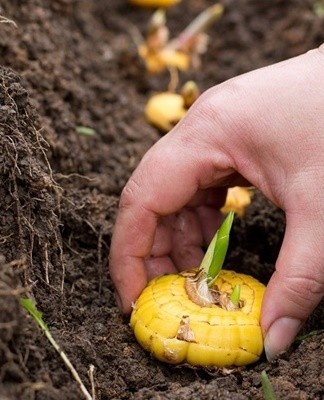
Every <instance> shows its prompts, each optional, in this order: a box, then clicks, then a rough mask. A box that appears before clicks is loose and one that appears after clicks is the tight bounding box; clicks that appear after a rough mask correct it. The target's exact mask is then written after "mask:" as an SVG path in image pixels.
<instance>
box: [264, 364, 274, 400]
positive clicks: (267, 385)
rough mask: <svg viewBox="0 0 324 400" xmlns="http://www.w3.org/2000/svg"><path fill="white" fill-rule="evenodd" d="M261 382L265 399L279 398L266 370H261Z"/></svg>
mask: <svg viewBox="0 0 324 400" xmlns="http://www.w3.org/2000/svg"><path fill="white" fill-rule="evenodd" d="M261 384H262V389H263V396H264V398H265V400H277V397H276V395H275V392H274V391H273V388H272V385H271V382H270V379H269V378H268V374H267V373H266V371H265V370H263V371H262V372H261Z"/></svg>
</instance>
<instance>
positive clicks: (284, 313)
mask: <svg viewBox="0 0 324 400" xmlns="http://www.w3.org/2000/svg"><path fill="white" fill-rule="evenodd" d="M301 221H302V222H301ZM322 226H323V224H322V223H321V222H320V220H319V217H317V218H316V216H314V218H313V219H308V218H307V217H305V216H301V215H296V214H295V215H294V216H289V215H287V226H286V232H285V237H284V241H283V244H282V248H281V251H280V254H279V257H278V260H277V263H276V271H275V273H274V274H273V276H272V278H271V280H270V282H269V284H268V286H267V289H266V292H265V295H264V300H263V305H262V317H261V326H262V329H263V333H264V348H265V352H266V356H267V358H268V360H269V361H271V360H272V359H273V358H274V357H275V356H276V355H278V354H279V353H280V352H282V351H284V350H286V349H287V348H288V347H289V345H290V344H291V343H292V341H293V340H294V338H295V336H296V334H297V333H298V331H299V329H300V328H301V326H302V324H303V322H304V321H305V320H306V319H307V318H308V316H309V315H310V314H311V312H312V311H313V310H314V308H315V307H316V306H317V305H318V303H319V302H320V300H321V298H322V297H323V294H324V246H323V239H324V232H323V228H322Z"/></svg>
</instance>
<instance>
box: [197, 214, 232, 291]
mask: <svg viewBox="0 0 324 400" xmlns="http://www.w3.org/2000/svg"><path fill="white" fill-rule="evenodd" d="M233 220H234V212H233V211H230V212H229V213H228V214H227V216H226V218H225V219H224V221H223V223H222V225H221V226H220V228H219V229H218V231H217V232H216V234H215V236H214V238H213V239H212V241H211V242H210V245H209V246H208V249H207V251H206V254H205V256H204V258H203V260H202V262H201V264H200V269H201V270H204V271H205V273H206V274H207V282H208V286H209V287H211V286H212V285H213V284H214V282H215V280H216V279H217V276H218V274H219V273H220V271H221V269H222V266H223V264H224V260H225V256H226V253H227V249H228V243H229V233H230V230H231V227H232V224H233Z"/></svg>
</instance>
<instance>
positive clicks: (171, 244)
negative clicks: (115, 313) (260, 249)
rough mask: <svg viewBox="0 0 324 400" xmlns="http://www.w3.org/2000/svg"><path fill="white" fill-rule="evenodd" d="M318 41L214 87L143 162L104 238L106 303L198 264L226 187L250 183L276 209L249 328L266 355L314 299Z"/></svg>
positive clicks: (317, 293) (323, 230)
mask: <svg viewBox="0 0 324 400" xmlns="http://www.w3.org/2000/svg"><path fill="white" fill-rule="evenodd" d="M323 82H324V47H323V46H321V47H320V48H319V49H314V50H312V51H309V52H308V53H306V54H303V55H301V56H298V57H295V58H293V59H290V60H287V61H284V62H281V63H278V64H274V65H272V66H269V67H266V68H262V69H259V70H255V71H253V72H250V73H248V74H244V75H242V76H238V77H236V78H233V79H231V80H229V81H226V82H224V83H222V84H220V85H217V86H215V87H213V88H211V89H209V90H208V91H206V92H205V93H204V94H202V95H201V96H200V97H199V99H198V100H197V101H196V102H195V103H194V105H193V106H192V107H191V109H190V110H189V111H188V113H187V115H186V117H185V118H184V119H183V120H182V121H181V122H180V123H179V124H178V125H177V126H176V127H175V128H174V129H173V130H172V131H171V132H170V133H168V134H167V135H166V136H164V137H163V138H162V139H161V140H159V141H158V142H157V143H156V144H155V145H154V146H153V147H152V148H151V149H150V150H149V151H148V152H147V154H146V155H145V156H144V157H143V159H142V161H141V162H140V164H139V166H138V167H137V169H136V170H135V171H134V173H133V175H132V177H131V178H130V180H129V182H128V183H127V185H126V186H125V188H124V190H123V192H122V195H121V199H120V208H119V212H118V216H117V221H116V224H115V228H114V233H113V237H112V243H111V252H110V274H111V278H112V280H113V282H114V284H115V287H116V292H117V301H118V305H119V307H120V309H121V310H122V312H124V313H129V312H130V311H131V304H132V302H134V301H135V300H136V298H137V297H138V295H139V294H140V292H141V291H142V289H143V288H144V287H145V285H146V283H147V281H148V280H149V279H150V278H152V277H153V276H156V275H159V274H163V273H169V272H175V271H177V270H182V269H188V267H191V266H196V265H199V263H200V261H201V258H202V255H203V254H202V250H201V246H202V245H203V244H204V243H208V242H209V240H210V239H211V237H212V236H213V234H214V232H215V231H216V229H217V227H218V226H219V223H220V219H221V216H220V213H219V208H220V206H221V205H222V204H223V202H224V199H225V196H226V188H227V187H230V186H234V185H243V184H248V185H253V186H255V187H257V188H258V189H259V190H260V191H261V192H262V193H263V194H264V195H265V196H266V197H267V198H268V199H269V200H270V201H272V202H273V203H274V204H276V205H277V206H278V207H280V208H282V209H283V210H284V212H285V214H286V231H285V236H284V241H283V244H282V247H281V250H280V253H279V256H278V259H277V262H276V269H275V272H274V274H273V275H272V277H271V280H270V282H269V284H268V287H267V290H266V293H265V297H264V301H263V307H262V317H261V326H262V330H263V334H264V339H265V350H266V354H267V357H268V359H269V360H271V359H273V358H274V357H275V356H276V355H277V354H278V353H279V352H281V351H283V350H285V349H286V348H287V347H288V346H289V345H290V343H291V342H292V340H293V339H294V337H295V335H296V334H297V332H298V331H299V329H300V327H301V325H302V324H303V322H304V321H305V320H306V319H307V317H308V316H309V315H310V314H311V313H312V311H313V310H314V308H315V307H316V305H317V304H318V303H319V302H320V300H321V298H322V297H323V294H324V245H323V243H324V178H323V177H324V155H323V154H324V84H323Z"/></svg>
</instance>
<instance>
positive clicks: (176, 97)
mask: <svg viewBox="0 0 324 400" xmlns="http://www.w3.org/2000/svg"><path fill="white" fill-rule="evenodd" d="M198 96H199V90H198V87H197V85H196V84H195V82H193V81H188V82H186V83H185V84H184V85H183V87H182V88H181V90H180V93H179V94H178V93H173V92H162V93H157V94H155V95H153V96H152V97H151V98H150V99H149V100H148V102H147V104H146V106H145V110H144V114H145V117H146V119H147V121H148V122H149V123H150V124H152V125H154V126H156V127H157V128H158V129H160V130H161V131H162V132H164V133H166V132H168V131H170V130H171V129H172V128H173V127H174V126H175V125H176V124H177V123H178V122H179V121H180V120H181V119H182V118H183V117H184V116H185V114H186V112H187V109H188V108H189V107H190V106H191V105H192V103H193V102H194V101H195V100H196V99H197V98H198Z"/></svg>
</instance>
